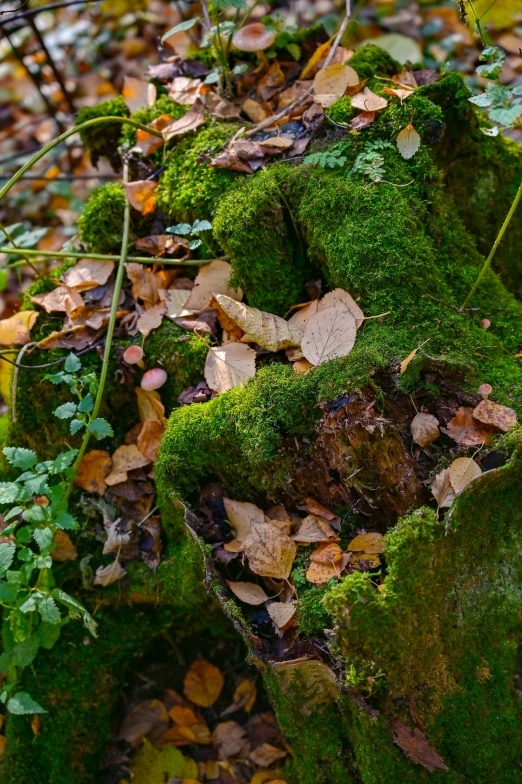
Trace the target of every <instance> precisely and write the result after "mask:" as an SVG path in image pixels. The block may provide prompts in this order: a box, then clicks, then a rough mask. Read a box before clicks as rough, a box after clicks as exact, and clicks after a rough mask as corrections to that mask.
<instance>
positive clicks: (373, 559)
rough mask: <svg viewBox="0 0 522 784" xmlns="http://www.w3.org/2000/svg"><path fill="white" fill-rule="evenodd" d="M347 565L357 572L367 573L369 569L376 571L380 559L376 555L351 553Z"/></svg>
mask: <svg viewBox="0 0 522 784" xmlns="http://www.w3.org/2000/svg"><path fill="white" fill-rule="evenodd" d="M349 563H350V566H353V568H354V569H357V570H358V571H359V572H367V571H369V570H370V569H378V568H379V566H380V565H381V559H380V558H379V556H378V555H377V554H376V553H352V554H351V556H350V561H349Z"/></svg>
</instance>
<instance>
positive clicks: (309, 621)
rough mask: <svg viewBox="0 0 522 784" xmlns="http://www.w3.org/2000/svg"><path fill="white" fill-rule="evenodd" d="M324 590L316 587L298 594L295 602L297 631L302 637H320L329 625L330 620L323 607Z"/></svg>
mask: <svg viewBox="0 0 522 784" xmlns="http://www.w3.org/2000/svg"><path fill="white" fill-rule="evenodd" d="M324 595H325V590H324V589H323V588H317V586H312V587H308V588H307V589H306V590H304V591H302V592H300V593H299V598H298V602H297V612H298V624H299V631H300V632H301V634H303V635H304V637H313V636H314V635H316V634H318V635H322V634H323V633H324V630H325V629H326V628H328V627H329V626H330V625H331V618H330V615H329V614H328V611H327V609H326V607H325V606H324V602H323V599H324Z"/></svg>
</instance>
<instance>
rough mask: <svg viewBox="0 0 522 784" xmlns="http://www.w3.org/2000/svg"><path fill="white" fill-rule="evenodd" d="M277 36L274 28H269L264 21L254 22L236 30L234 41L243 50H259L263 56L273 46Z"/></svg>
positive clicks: (259, 53) (237, 47)
mask: <svg viewBox="0 0 522 784" xmlns="http://www.w3.org/2000/svg"><path fill="white" fill-rule="evenodd" d="M275 38H276V34H275V31H274V30H268V28H266V27H265V25H264V24H262V22H253V23H252V24H248V25H245V26H244V27H242V28H241V30H238V31H237V32H235V33H234V35H233V37H232V43H233V44H234V46H235V47H236V49H240V50H241V51H242V52H257V53H258V55H259V56H261V54H262V52H263V51H264V50H265V49H268V48H269V47H270V46H272V44H273V43H274V41H275Z"/></svg>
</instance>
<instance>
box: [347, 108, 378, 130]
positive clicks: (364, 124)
mask: <svg viewBox="0 0 522 784" xmlns="http://www.w3.org/2000/svg"><path fill="white" fill-rule="evenodd" d="M374 122H375V112H361V114H358V115H357V117H354V118H353V120H352V121H351V123H350V130H352V131H363V130H364V129H365V128H368V127H369V126H370V125H372V123H374Z"/></svg>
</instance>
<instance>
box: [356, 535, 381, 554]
mask: <svg viewBox="0 0 522 784" xmlns="http://www.w3.org/2000/svg"><path fill="white" fill-rule="evenodd" d="M385 544H386V543H385V541H384V537H383V535H382V534H378V533H369V534H359V536H356V537H355V539H352V541H351V542H350V543H349V545H348V547H347V548H346V549H347V550H351V552H363V553H383V552H384V547H385Z"/></svg>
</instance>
